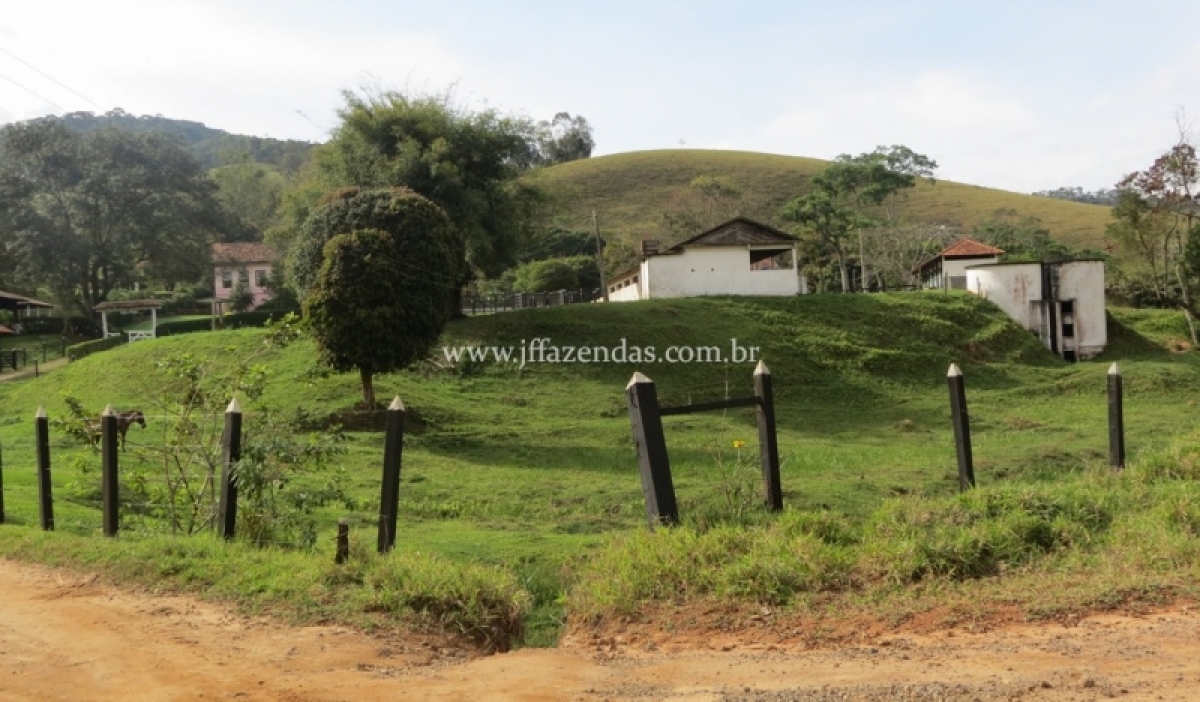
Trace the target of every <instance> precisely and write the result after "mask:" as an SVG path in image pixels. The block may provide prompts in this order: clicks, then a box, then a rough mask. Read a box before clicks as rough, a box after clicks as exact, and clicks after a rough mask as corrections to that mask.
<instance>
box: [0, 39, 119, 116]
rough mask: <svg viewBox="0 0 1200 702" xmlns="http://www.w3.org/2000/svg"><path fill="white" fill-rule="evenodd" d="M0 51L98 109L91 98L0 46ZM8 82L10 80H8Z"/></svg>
mask: <svg viewBox="0 0 1200 702" xmlns="http://www.w3.org/2000/svg"><path fill="white" fill-rule="evenodd" d="M0 51H3V52H4V53H6V54H8V55H9V56H11V57H13V58H14V59H16V60H17V61H20V62H21V64H22V65H24V66H25V67H26V68H28V69H29V70H31V71H33V72H34V73H37V74H38V75H39V76H41V77H43V78H45V79H46V80H49V81H50V82H52V83H54V84H55V85H57V86H58V87H60V88H63V89H64V90H67V91H68V92H71V93H73V94H75V95H76V96H77V97H80V98H83V99H84V101H86V102H88V103H91V104H92V105H95V106H96V107H100V105H98V104H96V101H95V100H92V99H91V98H89V97H88V96H86V95H84V94H83V93H81V92H79V91H78V90H75V89H74V88H72V87H71V86H69V85H67V84H66V83H63V82H61V81H59V80H56V79H55V78H54V77H53V76H51V75H49V74H48V73H46V72H44V71H42V70H39V69H38V67H37V66H34V65H33V64H31V63H29V62H28V61H26V60H25V59H23V58H21V57H20V56H17V55H16V54H14V53H13V52H11V51H9V50H8V49H6V48H4V47H3V46H0ZM10 80H11V79H10ZM51 104H53V103H51ZM59 109H60V110H61V109H62V108H61V107H60V108H59ZM100 109H104V108H103V107H100ZM63 112H66V110H63Z"/></svg>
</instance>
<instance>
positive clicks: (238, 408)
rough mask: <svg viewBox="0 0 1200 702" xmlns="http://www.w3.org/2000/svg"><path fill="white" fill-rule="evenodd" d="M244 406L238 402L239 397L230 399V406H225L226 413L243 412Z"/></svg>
mask: <svg viewBox="0 0 1200 702" xmlns="http://www.w3.org/2000/svg"><path fill="white" fill-rule="evenodd" d="M241 413H242V406H241V405H239V404H238V401H237V398H236V397H235V398H233V399H232V400H230V401H229V406H228V407H226V408H225V414H241Z"/></svg>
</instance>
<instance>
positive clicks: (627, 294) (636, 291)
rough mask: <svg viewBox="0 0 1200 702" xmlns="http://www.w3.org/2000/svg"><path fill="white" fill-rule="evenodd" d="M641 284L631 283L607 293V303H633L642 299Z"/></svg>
mask: <svg viewBox="0 0 1200 702" xmlns="http://www.w3.org/2000/svg"><path fill="white" fill-rule="evenodd" d="M641 287H642V286H641V283H632V284H630V285H626V286H625V287H623V288H620V289H619V290H615V291H614V290H609V291H608V301H609V302H633V301H634V300H640V299H642V294H641Z"/></svg>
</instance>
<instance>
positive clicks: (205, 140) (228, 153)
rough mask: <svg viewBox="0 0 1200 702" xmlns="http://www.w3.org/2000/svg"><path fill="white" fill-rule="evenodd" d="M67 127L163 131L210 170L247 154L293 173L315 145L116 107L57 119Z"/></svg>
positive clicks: (306, 158)
mask: <svg viewBox="0 0 1200 702" xmlns="http://www.w3.org/2000/svg"><path fill="white" fill-rule="evenodd" d="M58 119H59V120H60V121H61V122H62V123H63V124H64V125H65V126H66V127H67V128H69V129H74V130H76V131H79V132H89V131H92V130H94V129H102V128H104V127H120V128H122V129H129V130H133V131H147V132H151V131H153V132H165V133H167V134H173V135H175V136H178V137H180V138H181V139H183V141H184V143H185V144H186V145H187V147H188V148H189V149H190V150H191V152H192V154H193V155H195V156H196V158H198V159H199V160H200V162H201V163H203V164H204V165H205V166H207V167H209V168H212V167H214V166H219V165H221V164H222V163H228V162H230V161H231V160H232V159H233V158H235V157H236V156H237V155H239V154H242V153H246V154H249V155H250V157H251V158H252V159H254V160H255V161H257V162H259V163H267V164H271V165H273V166H276V167H278V168H279V169H280V170H282V171H284V172H289V173H290V172H294V171H296V170H297V169H298V168H300V166H302V165H303V164H304V163H305V162H306V161H307V160H308V158H309V154H310V152H311V151H312V148H313V147H314V146H316V144H312V143H309V142H307V141H293V140H286V141H285V140H280V139H269V138H263V137H253V136H244V135H241V134H230V133H229V132H227V131H224V130H222V129H213V128H212V127H206V126H204V125H203V124H201V123H200V122H191V121H188V120H184V119H171V118H169V117H163V116H162V115H154V116H151V115H141V116H136V115H131V114H129V113H128V112H126V111H124V110H122V109H120V108H118V109H115V110H112V111H109V112H106V113H104V114H102V115H96V114H92V113H91V112H71V113H68V114H65V115H63V116H62V117H59V118H58Z"/></svg>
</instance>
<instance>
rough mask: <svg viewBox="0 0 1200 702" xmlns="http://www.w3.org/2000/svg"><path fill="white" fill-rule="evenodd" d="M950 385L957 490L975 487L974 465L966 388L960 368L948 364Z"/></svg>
mask: <svg viewBox="0 0 1200 702" xmlns="http://www.w3.org/2000/svg"><path fill="white" fill-rule="evenodd" d="M946 380H947V382H948V384H949V385H950V420H951V421H952V422H953V423H954V450H955V452H956V453H957V454H958V489H959V491H960V492H961V491H963V490H966V489H967V488H973V487H975V465H974V463H973V461H972V459H971V419H970V417H969V416H968V415H967V389H966V385H965V384H964V383H963V374H962V370H960V369H959V367H958V364H957V363H951V364H950V372H949V373H947V374H946Z"/></svg>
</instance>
